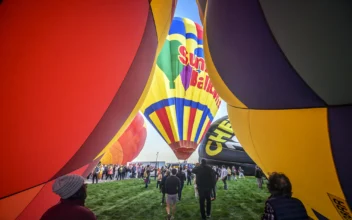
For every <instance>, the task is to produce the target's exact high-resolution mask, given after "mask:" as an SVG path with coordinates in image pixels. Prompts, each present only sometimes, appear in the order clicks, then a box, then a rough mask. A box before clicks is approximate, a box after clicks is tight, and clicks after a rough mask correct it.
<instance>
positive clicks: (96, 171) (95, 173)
mask: <svg viewBox="0 0 352 220" xmlns="http://www.w3.org/2000/svg"><path fill="white" fill-rule="evenodd" d="M99 173H100V165H99V164H98V165H97V166H96V167H95V168H94V170H93V178H92V181H93V184H94V180H96V183H97V184H98V175H99Z"/></svg>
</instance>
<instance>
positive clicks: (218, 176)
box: [210, 166, 220, 201]
mask: <svg viewBox="0 0 352 220" xmlns="http://www.w3.org/2000/svg"><path fill="white" fill-rule="evenodd" d="M213 170H214V174H215V183H214V187H213V188H212V190H211V196H210V197H211V201H214V200H215V199H216V183H217V182H218V180H219V178H220V175H219V173H218V172H217V168H216V167H215V166H214V167H213Z"/></svg>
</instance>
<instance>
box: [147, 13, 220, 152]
mask: <svg viewBox="0 0 352 220" xmlns="http://www.w3.org/2000/svg"><path fill="white" fill-rule="evenodd" d="M220 102H221V100H220V97H219V95H218V93H217V92H216V91H215V89H214V87H213V85H212V83H211V81H210V79H209V76H208V70H207V68H206V64H205V60H204V52H203V29H202V27H201V25H199V24H197V23H195V22H193V21H191V20H189V19H187V18H178V17H176V18H174V20H173V22H172V24H171V28H170V31H169V35H168V36H167V40H166V42H165V44H164V46H163V48H162V50H161V52H160V54H159V56H158V59H157V65H156V67H155V72H154V78H153V82H152V85H151V89H150V91H149V93H148V95H147V97H146V100H145V101H144V104H143V106H142V108H141V110H142V112H143V114H144V115H145V117H146V118H147V119H148V121H149V122H151V124H152V125H153V126H154V127H155V129H156V130H157V131H158V132H159V133H160V135H161V136H162V137H163V138H164V140H165V141H166V142H167V144H169V146H170V147H171V149H172V150H173V151H174V153H175V155H176V156H177V158H178V159H187V158H188V157H189V156H190V155H191V154H192V153H193V152H194V150H195V149H196V148H197V146H198V144H199V142H200V141H201V140H202V138H203V136H204V134H205V132H206V131H207V129H208V128H209V126H210V124H211V122H212V120H213V118H214V116H215V114H216V112H217V111H218V109H219V105H220Z"/></svg>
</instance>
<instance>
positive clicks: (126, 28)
mask: <svg viewBox="0 0 352 220" xmlns="http://www.w3.org/2000/svg"><path fill="white" fill-rule="evenodd" d="M175 2H176V1H172V0H168V1H161V0H153V1H152V3H150V1H149V0H138V1H134V2H133V3H132V2H129V1H122V0H119V1H110V2H104V3H102V2H99V1H93V2H89V3H85V4H82V2H81V1H76V0H74V1H70V2H67V1H56V0H53V1H43V0H34V1H31V2H28V1H24V0H17V1H13V0H4V1H1V3H0V17H1V19H0V30H1V31H0V38H1V43H0V57H1V58H2V59H1V61H0V76H1V80H0V97H1V100H2V102H1V108H0V120H1V122H2V123H1V125H0V130H1V132H0V135H1V140H2V146H7V147H3V148H1V150H0V155H2V158H1V160H0V161H1V162H0V165H1V166H3V167H5V166H6V167H11V169H12V170H23V164H26V166H28V167H30V169H31V170H34V172H23V173H22V174H21V175H17V173H16V172H10V173H9V174H8V175H2V176H1V177H0V181H2V182H3V183H5V184H3V185H2V187H0V200H1V199H4V198H8V197H9V196H12V195H17V194H18V193H19V192H22V191H25V190H27V189H30V188H32V187H34V186H38V185H41V184H45V183H47V182H49V181H51V180H53V179H55V178H56V177H58V176H61V175H64V174H67V173H71V172H72V171H74V170H77V169H79V168H80V167H83V166H85V165H87V164H88V163H90V162H92V161H93V159H94V158H97V155H98V153H99V152H101V150H102V149H103V148H104V147H105V146H106V145H107V144H108V143H109V141H110V140H111V139H112V138H113V137H114V135H116V134H118V131H119V130H120V128H124V127H126V126H125V125H124V122H125V121H126V120H127V121H128V120H130V118H133V117H134V116H135V114H136V113H137V112H136V111H137V110H138V109H139V108H140V105H141V103H142V102H141V101H140V97H142V98H143V97H144V96H145V91H147V90H148V88H149V86H150V82H151V78H150V73H151V72H153V68H154V67H153V64H154V61H155V54H156V52H157V51H158V44H160V45H161V46H162V45H163V41H164V38H165V37H166V35H167V30H168V29H169V26H170V23H171V19H172V14H173V10H174V8H175ZM161 8H163V10H161ZM126 33H128V34H126ZM161 46H160V47H159V48H161ZM136 79H138V80H136ZM120 133H121V132H120ZM19 137H20V138H19ZM14 158H16V159H14ZM24 180H25V181H24ZM0 216H1V213H0Z"/></svg>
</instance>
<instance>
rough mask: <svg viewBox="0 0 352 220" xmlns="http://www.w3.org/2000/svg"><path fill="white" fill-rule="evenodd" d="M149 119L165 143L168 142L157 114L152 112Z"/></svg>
mask: <svg viewBox="0 0 352 220" xmlns="http://www.w3.org/2000/svg"><path fill="white" fill-rule="evenodd" d="M150 119H151V120H152V122H153V124H154V125H155V126H156V127H157V128H158V131H159V132H160V134H161V135H162V136H163V137H164V139H165V141H166V143H167V144H170V143H171V141H170V139H169V137H168V136H167V133H166V131H165V129H164V126H163V125H162V123H161V121H160V119H159V117H158V115H157V114H156V113H155V112H153V113H152V114H151V115H150Z"/></svg>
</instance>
